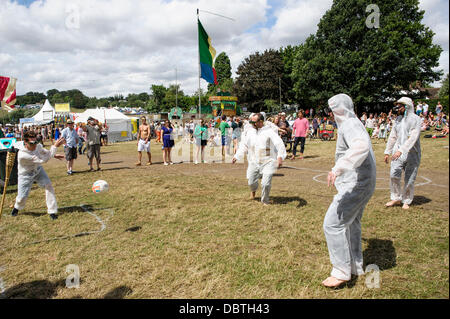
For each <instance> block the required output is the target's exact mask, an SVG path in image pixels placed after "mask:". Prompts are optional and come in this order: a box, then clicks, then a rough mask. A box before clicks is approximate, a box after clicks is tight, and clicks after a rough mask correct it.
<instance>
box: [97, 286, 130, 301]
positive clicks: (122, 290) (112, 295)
mask: <svg viewBox="0 0 450 319" xmlns="http://www.w3.org/2000/svg"><path fill="white" fill-rule="evenodd" d="M132 292H133V290H131V288H130V287H127V286H120V287H117V288H114V289H113V290H111V291H109V292H108V293H107V294H106V295H105V296H104V297H103V299H123V298H124V297H125V296H127V295H129V294H131V293H132Z"/></svg>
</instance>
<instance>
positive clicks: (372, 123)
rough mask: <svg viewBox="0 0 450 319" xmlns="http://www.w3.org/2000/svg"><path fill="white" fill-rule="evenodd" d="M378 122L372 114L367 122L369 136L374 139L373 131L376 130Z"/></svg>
mask: <svg viewBox="0 0 450 319" xmlns="http://www.w3.org/2000/svg"><path fill="white" fill-rule="evenodd" d="M375 122H376V120H375V119H374V118H373V114H372V113H370V115H369V118H368V119H367V120H366V125H365V126H366V131H367V133H369V136H370V137H372V133H373V130H374V128H375Z"/></svg>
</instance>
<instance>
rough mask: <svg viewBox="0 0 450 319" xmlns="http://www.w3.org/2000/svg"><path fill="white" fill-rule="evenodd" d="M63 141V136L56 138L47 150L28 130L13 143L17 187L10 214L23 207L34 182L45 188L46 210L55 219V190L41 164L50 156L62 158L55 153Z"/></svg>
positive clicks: (56, 211) (12, 214)
mask: <svg viewBox="0 0 450 319" xmlns="http://www.w3.org/2000/svg"><path fill="white" fill-rule="evenodd" d="M63 142H64V138H60V139H58V140H57V141H56V142H55V144H54V145H53V146H52V147H51V148H50V151H48V150H46V149H45V148H44V147H43V146H42V145H41V144H38V142H37V140H36V134H35V133H34V132H32V131H28V132H26V133H25V134H24V141H23V142H18V143H16V144H15V145H14V148H15V149H17V150H18V151H19V153H18V155H17V162H18V167H17V173H18V189H17V197H16V203H15V204H14V208H13V209H12V211H11V216H17V214H18V212H19V210H22V209H24V208H25V203H26V201H27V199H28V195H29V194H30V190H31V187H32V186H33V183H34V182H36V183H38V184H39V186H41V187H43V188H45V197H46V202H47V211H48V213H49V214H50V218H51V219H57V215H56V214H57V213H58V206H57V204H56V197H55V190H54V188H53V186H52V183H51V181H50V179H49V178H48V175H47V173H46V172H45V170H44V168H43V167H42V166H41V164H43V163H46V162H48V161H49V160H50V159H51V158H52V157H54V158H57V159H60V160H61V159H63V158H64V155H62V154H56V149H57V148H58V147H59V146H60V145H62V143H63Z"/></svg>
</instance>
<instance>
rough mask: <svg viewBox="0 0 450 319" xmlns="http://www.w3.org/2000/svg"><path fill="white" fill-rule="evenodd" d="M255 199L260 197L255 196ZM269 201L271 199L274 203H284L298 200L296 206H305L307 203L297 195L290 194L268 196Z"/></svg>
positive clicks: (258, 199) (259, 199)
mask: <svg viewBox="0 0 450 319" xmlns="http://www.w3.org/2000/svg"><path fill="white" fill-rule="evenodd" d="M255 200H257V201H261V197H255ZM270 201H272V202H273V203H274V204H277V205H286V204H288V203H291V202H298V205H297V208H300V207H303V206H306V205H307V204H308V202H307V201H306V200H304V199H303V198H300V197H298V196H291V197H281V196H273V197H272V196H270Z"/></svg>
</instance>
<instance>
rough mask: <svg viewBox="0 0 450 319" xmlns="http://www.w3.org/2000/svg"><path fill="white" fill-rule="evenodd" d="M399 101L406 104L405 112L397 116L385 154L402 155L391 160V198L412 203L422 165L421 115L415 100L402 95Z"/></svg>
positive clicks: (408, 203)
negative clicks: (416, 107)
mask: <svg viewBox="0 0 450 319" xmlns="http://www.w3.org/2000/svg"><path fill="white" fill-rule="evenodd" d="M397 103H401V104H404V105H405V114H404V115H403V116H397V119H396V120H395V123H394V126H393V127H392V131H391V134H389V139H388V141H387V144H386V150H385V151H384V154H385V155H393V154H395V152H397V151H400V152H402V155H401V156H400V157H399V158H398V159H397V160H395V161H391V174H390V175H391V182H390V186H391V200H399V201H402V203H403V204H407V205H410V204H411V203H412V201H413V198H414V182H415V180H416V177H417V172H418V170H419V165H420V157H421V151H420V126H421V120H420V117H419V116H417V115H416V114H414V104H413V101H412V100H411V99H410V98H408V97H402V98H401V99H400V100H398V101H397ZM402 171H404V172H405V186H404V188H403V190H402V189H401V177H402Z"/></svg>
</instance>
